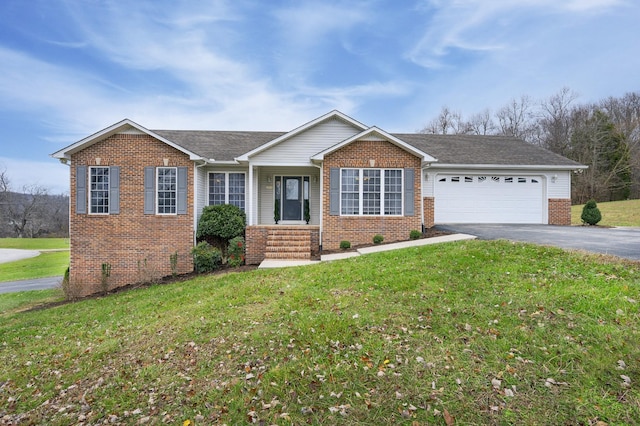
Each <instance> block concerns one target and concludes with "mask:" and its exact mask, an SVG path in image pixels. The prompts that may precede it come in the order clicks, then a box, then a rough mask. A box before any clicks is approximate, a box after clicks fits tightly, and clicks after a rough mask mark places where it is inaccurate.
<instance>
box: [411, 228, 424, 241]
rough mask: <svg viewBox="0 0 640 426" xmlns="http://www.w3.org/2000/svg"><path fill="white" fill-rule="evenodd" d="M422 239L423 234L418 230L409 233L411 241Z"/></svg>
mask: <svg viewBox="0 0 640 426" xmlns="http://www.w3.org/2000/svg"><path fill="white" fill-rule="evenodd" d="M420 238H422V232H420V231H418V230H417V229H412V230H411V232H409V239H412V240H418V239H420Z"/></svg>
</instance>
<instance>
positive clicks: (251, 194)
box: [247, 161, 253, 226]
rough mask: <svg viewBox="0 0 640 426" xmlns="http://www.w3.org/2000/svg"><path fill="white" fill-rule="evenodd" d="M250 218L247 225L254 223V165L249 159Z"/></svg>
mask: <svg viewBox="0 0 640 426" xmlns="http://www.w3.org/2000/svg"><path fill="white" fill-rule="evenodd" d="M247 211H248V212H249V214H248V220H247V226H252V225H253V165H252V164H251V161H249V196H248V197H247Z"/></svg>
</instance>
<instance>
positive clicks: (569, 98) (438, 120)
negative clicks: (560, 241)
mask: <svg viewBox="0 0 640 426" xmlns="http://www.w3.org/2000/svg"><path fill="white" fill-rule="evenodd" d="M577 99H578V95H577V94H576V93H575V92H573V91H572V90H571V89H569V88H563V89H562V90H560V91H559V92H558V93H556V94H554V95H552V96H550V97H548V98H546V99H542V100H534V99H532V98H531V97H529V96H526V95H523V96H521V97H520V98H513V99H511V100H510V101H509V102H508V103H507V104H506V105H504V106H503V107H501V108H499V109H498V110H497V111H495V112H491V111H490V110H489V109H485V110H483V111H481V112H479V113H477V114H474V115H472V116H470V117H469V118H464V117H463V116H462V114H460V113H459V112H457V111H455V110H452V109H450V108H449V107H446V106H445V107H442V109H441V111H440V114H439V115H438V116H437V117H435V118H434V119H432V120H431V121H430V122H429V124H427V125H426V126H425V127H424V128H423V129H422V130H421V132H422V133H432V134H475V135H504V136H513V137H516V138H519V139H523V140H525V141H526V142H529V143H532V144H535V145H538V146H541V147H543V148H546V149H548V150H550V151H552V152H555V153H557V154H560V155H562V156H564V157H567V158H570V159H572V160H574V161H577V162H579V163H581V164H584V165H587V166H589V168H588V169H586V170H584V171H583V172H582V173H577V174H575V175H574V176H573V182H572V194H571V198H572V202H573V203H574V204H583V203H585V202H586V201H587V200H590V199H594V200H596V201H617V200H626V199H630V198H633V199H635V198H640V93H638V92H632V93H627V94H625V95H624V96H622V97H608V98H606V99H603V100H600V101H598V102H592V103H578V102H577Z"/></svg>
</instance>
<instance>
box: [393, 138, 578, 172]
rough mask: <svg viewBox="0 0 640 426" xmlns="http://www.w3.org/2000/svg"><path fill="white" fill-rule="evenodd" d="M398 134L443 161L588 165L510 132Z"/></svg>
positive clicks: (515, 164)
mask: <svg viewBox="0 0 640 426" xmlns="http://www.w3.org/2000/svg"><path fill="white" fill-rule="evenodd" d="M394 136H396V137H397V138H399V139H401V140H403V141H405V142H407V143H409V144H411V145H413V146H415V147H416V148H418V149H420V150H422V151H424V152H428V153H429V154H430V155H432V156H434V157H435V158H437V159H438V163H436V164H433V165H432V167H442V166H444V165H447V166H450V165H475V166H479V165H491V166H553V167H556V168H562V169H582V168H586V166H583V165H581V164H580V163H577V162H575V161H573V160H570V159H568V158H565V157H563V156H561V155H559V154H556V153H554V152H551V151H549V150H546V149H544V148H541V147H539V146H536V145H533V144H530V143H528V142H525V141H523V140H520V139H517V138H514V137H509V136H480V135H432V134H424V133H396V134H394Z"/></svg>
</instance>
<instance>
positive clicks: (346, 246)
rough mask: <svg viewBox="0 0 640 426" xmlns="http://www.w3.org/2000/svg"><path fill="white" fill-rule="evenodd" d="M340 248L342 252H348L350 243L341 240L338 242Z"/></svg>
mask: <svg viewBox="0 0 640 426" xmlns="http://www.w3.org/2000/svg"><path fill="white" fill-rule="evenodd" d="M340 248H341V249H342V250H348V249H350V248H351V242H349V241H347V240H342V241H340Z"/></svg>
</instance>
